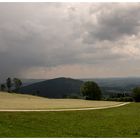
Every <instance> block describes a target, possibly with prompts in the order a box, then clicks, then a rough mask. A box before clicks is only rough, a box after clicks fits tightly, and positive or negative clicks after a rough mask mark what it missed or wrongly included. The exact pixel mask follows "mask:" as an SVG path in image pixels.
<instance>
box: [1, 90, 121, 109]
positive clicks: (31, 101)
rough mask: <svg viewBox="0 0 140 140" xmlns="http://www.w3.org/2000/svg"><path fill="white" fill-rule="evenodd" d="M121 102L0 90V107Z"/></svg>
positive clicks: (94, 105)
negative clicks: (47, 96)
mask: <svg viewBox="0 0 140 140" xmlns="http://www.w3.org/2000/svg"><path fill="white" fill-rule="evenodd" d="M120 103H121V102H114V101H113V102H112V101H89V100H82V99H48V98H43V97H37V96H32V95H25V94H16V93H6V92H0V109H1V110H4V109H5V110H6V109H8V110H9V109H18V110H19V109H21V110H22V109H32V110H36V109H42V110H43V109H62V108H63V109H67V108H68V109H69V108H89V107H95V108H96V107H109V106H114V105H118V104H120Z"/></svg>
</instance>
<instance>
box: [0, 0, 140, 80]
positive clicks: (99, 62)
mask: <svg viewBox="0 0 140 140" xmlns="http://www.w3.org/2000/svg"><path fill="white" fill-rule="evenodd" d="M139 10H140V3H62V2H59V3H47V2H46V3H0V64H1V65H0V79H1V80H3V79H5V78H7V77H20V78H28V79H52V78H56V77H71V78H89V77H90V78H94V77H95V78H111V77H140V65H139V61H140V41H139V38H140V12H139Z"/></svg>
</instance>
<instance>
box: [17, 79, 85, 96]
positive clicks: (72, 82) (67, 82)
mask: <svg viewBox="0 0 140 140" xmlns="http://www.w3.org/2000/svg"><path fill="white" fill-rule="evenodd" d="M82 84H83V81H81V80H76V79H72V78H64V77H61V78H55V79H50V80H45V81H41V82H37V83H33V84H30V85H27V86H23V87H21V89H20V91H19V92H20V93H25V94H33V95H38V96H43V97H49V98H63V97H64V96H69V95H71V94H77V95H80V87H81V85H82Z"/></svg>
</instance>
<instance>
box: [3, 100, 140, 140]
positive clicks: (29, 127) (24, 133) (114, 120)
mask: <svg viewBox="0 0 140 140" xmlns="http://www.w3.org/2000/svg"><path fill="white" fill-rule="evenodd" d="M0 137H100V138H106V137H125V138H128V137H140V104H139V103H130V104H128V105H125V106H121V107H117V108H109V109H102V110H90V111H67V112H0Z"/></svg>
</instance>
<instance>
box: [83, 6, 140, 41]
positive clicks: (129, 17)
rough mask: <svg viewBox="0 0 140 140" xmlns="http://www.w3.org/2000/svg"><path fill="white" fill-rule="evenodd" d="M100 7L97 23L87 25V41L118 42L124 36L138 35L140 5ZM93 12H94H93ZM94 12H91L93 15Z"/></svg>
mask: <svg viewBox="0 0 140 140" xmlns="http://www.w3.org/2000/svg"><path fill="white" fill-rule="evenodd" d="M105 5H106V6H103V7H100V8H101V9H100V13H99V14H97V16H96V18H97V23H94V22H93V23H92V22H89V23H87V29H88V33H87V36H86V38H85V41H87V42H88V41H89V42H91V43H92V42H94V41H95V40H99V41H102V40H109V41H116V40H119V39H120V38H122V37H123V36H130V35H137V34H138V33H139V29H140V20H139V19H140V12H139V11H140V4H137V6H134V5H133V4H128V6H122V5H121V4H119V5H118V4H111V5H110V6H109V5H107V4H105ZM91 11H92V10H91ZM92 14H94V12H91V15H92Z"/></svg>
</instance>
